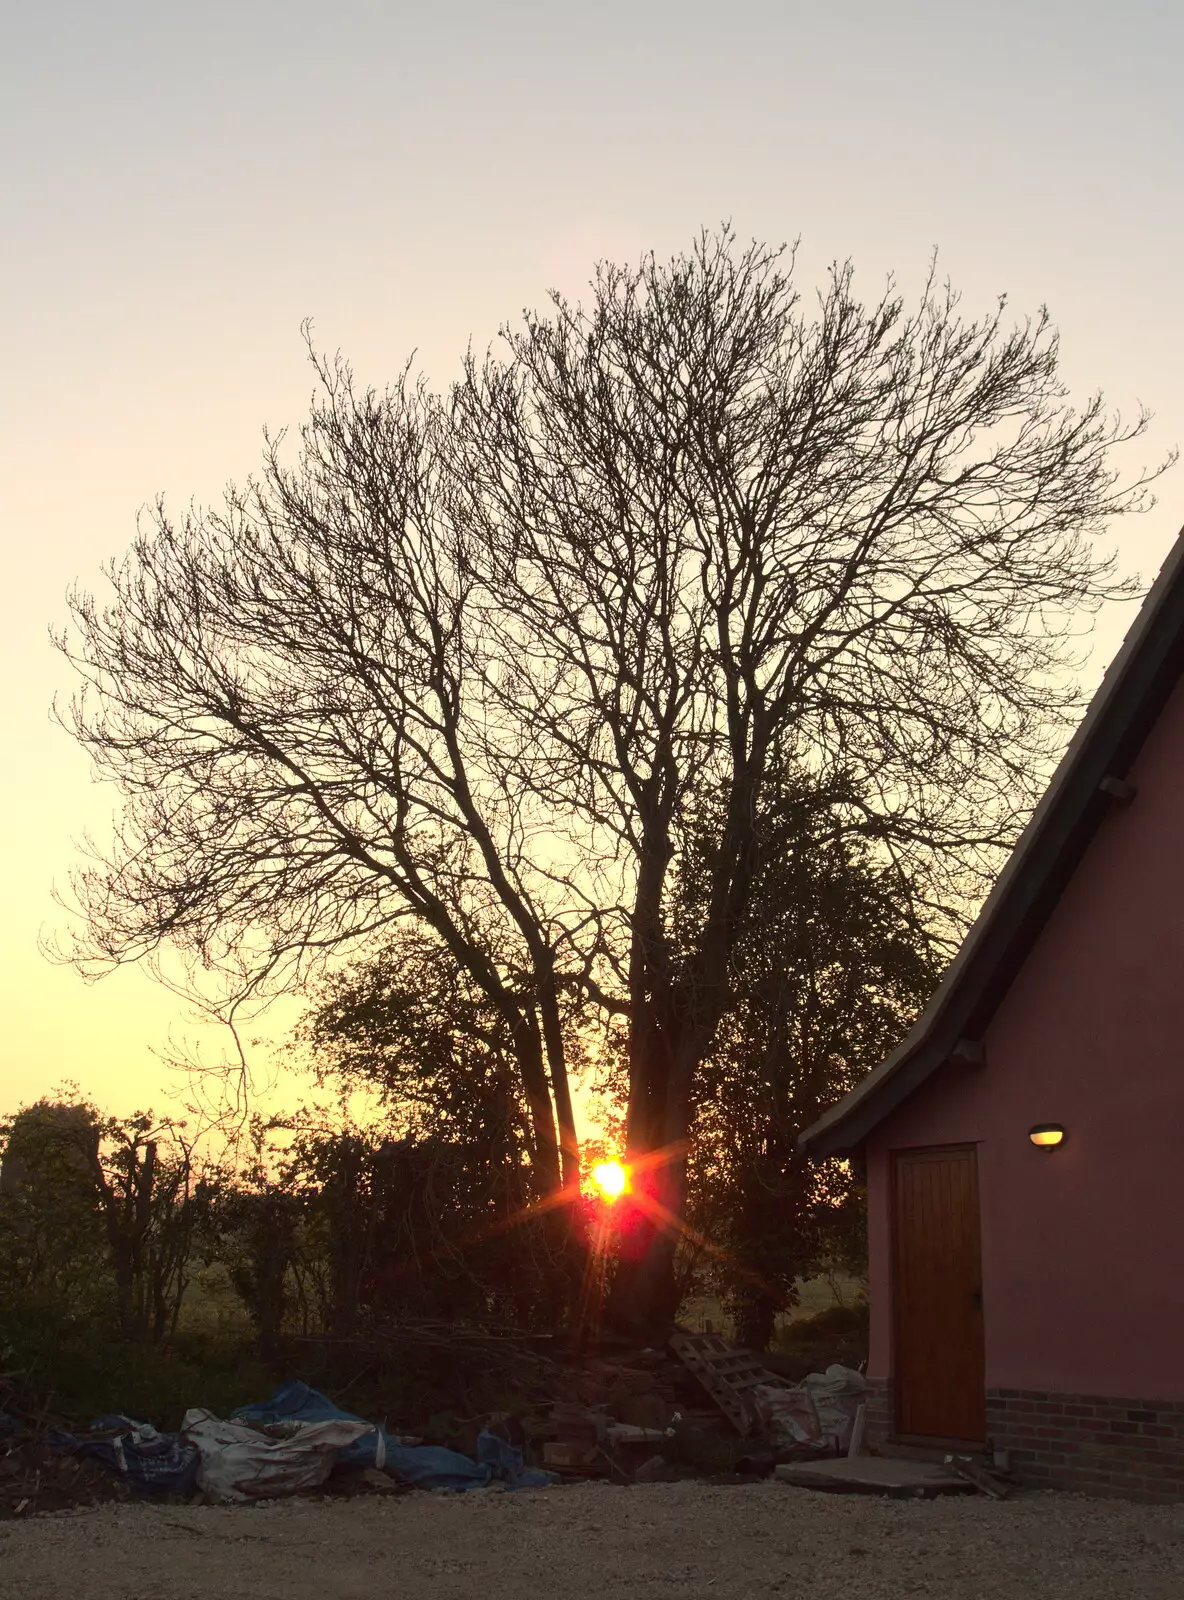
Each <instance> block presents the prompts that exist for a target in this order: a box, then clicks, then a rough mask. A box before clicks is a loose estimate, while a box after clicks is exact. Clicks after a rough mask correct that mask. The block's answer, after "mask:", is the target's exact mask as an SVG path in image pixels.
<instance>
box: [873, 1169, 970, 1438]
mask: <svg viewBox="0 0 1184 1600" xmlns="http://www.w3.org/2000/svg"><path fill="white" fill-rule="evenodd" d="M981 1143H982V1141H981V1140H975V1139H961V1140H957V1141H950V1142H948V1143H945V1142H943V1143H941V1144H919V1145H906V1146H902V1147H901V1148H900V1149H893V1150H889V1151H888V1199H889V1212H888V1219H889V1227H888V1251H889V1257H888V1283H889V1289H890V1294H891V1298H892V1361H891V1372H892V1433H891V1435H890V1437H891V1438H892V1439H896V1440H899V1441H900V1443H901V1444H916V1445H940V1446H944V1447H945V1448H946V1449H950V1448H954V1449H958V1448H961V1449H966V1450H971V1449H973V1450H981V1449H982V1447H983V1445H984V1444H985V1442H986V1322H985V1317H984V1314H983V1307H982V1298H981V1297H982V1285H981V1278H982V1189H981V1185H980V1183H979V1159H978V1156H979V1146H980V1144H981ZM938 1153H943V1154H944V1153H948V1154H950V1155H953V1154H964V1153H969V1154H970V1155H971V1156H972V1158H973V1171H974V1214H975V1221H976V1223H977V1244H978V1258H979V1278H980V1285H979V1296H980V1304H979V1342H980V1347H981V1348H980V1354H981V1357H982V1360H981V1367H982V1371H983V1434H982V1437H980V1438H973V1439H962V1438H957V1437H955V1436H953V1435H947V1434H941V1435H936V1434H918V1433H905V1432H903V1431H902V1429H901V1427H900V1412H901V1386H900V1376H899V1372H900V1367H899V1358H900V1349H901V1338H900V1323H901V1299H900V1295H899V1293H898V1292H897V1291H898V1287H899V1285H898V1280H897V1260H898V1254H897V1252H898V1248H899V1239H900V1234H899V1226H898V1218H897V1204H898V1201H897V1193H898V1186H897V1179H896V1170H897V1162H898V1159H899V1158H900V1157H902V1156H904V1157H908V1156H920V1155H936V1154H938Z"/></svg>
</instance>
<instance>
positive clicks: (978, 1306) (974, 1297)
mask: <svg viewBox="0 0 1184 1600" xmlns="http://www.w3.org/2000/svg"><path fill="white" fill-rule="evenodd" d="M970 1298H971V1301H972V1302H973V1304H974V1309H975V1310H976V1311H981V1310H982V1308H983V1292H982V1290H981V1289H972V1290H971V1291H970Z"/></svg>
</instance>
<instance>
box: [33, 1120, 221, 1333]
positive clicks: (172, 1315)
mask: <svg viewBox="0 0 1184 1600" xmlns="http://www.w3.org/2000/svg"><path fill="white" fill-rule="evenodd" d="M5 1168H6V1172H7V1174H8V1177H7V1179H6V1184H5V1187H6V1189H7V1191H8V1193H7V1195H6V1201H7V1204H8V1206H9V1207H10V1209H11V1210H13V1211H14V1212H16V1213H18V1214H19V1215H21V1216H23V1218H24V1219H25V1229H24V1237H25V1238H26V1239H27V1240H30V1241H32V1240H37V1241H39V1249H40V1255H39V1257H37V1258H34V1259H31V1260H30V1261H29V1264H28V1266H27V1267H26V1276H27V1277H28V1279H29V1281H30V1282H31V1283H32V1282H35V1281H38V1280H39V1281H41V1282H43V1283H46V1284H54V1283H63V1284H64V1283H65V1282H66V1281H68V1279H69V1277H70V1275H71V1273H73V1274H75V1275H77V1274H81V1275H82V1276H83V1277H84V1278H86V1279H88V1280H89V1278H90V1275H91V1273H92V1272H93V1270H94V1266H95V1264H96V1262H103V1263H104V1265H105V1266H106V1267H107V1268H108V1270H109V1271H110V1274H111V1279H112V1282H113V1286H114V1300H115V1307H116V1318H117V1326H118V1332H119V1334H120V1335H121V1336H122V1337H123V1338H126V1339H151V1340H153V1341H155V1342H157V1343H159V1342H160V1341H161V1340H163V1339H165V1338H166V1337H167V1336H168V1335H170V1334H171V1333H172V1332H173V1331H174V1329H175V1327H176V1323H177V1318H178V1316H179V1314H180V1309H181V1303H182V1300H183V1299H184V1295H185V1291H186V1289H187V1287H188V1285H189V1270H190V1260H191V1257H192V1254H193V1248H194V1241H195V1235H196V1231H197V1228H198V1226H199V1222H200V1219H201V1218H202V1216H203V1215H204V1213H205V1212H206V1210H207V1208H208V1203H209V1193H210V1189H211V1179H212V1172H211V1171H210V1170H208V1169H207V1170H206V1171H205V1172H200V1171H199V1170H198V1169H197V1167H196V1166H195V1163H194V1155H193V1143H192V1141H191V1140H190V1139H189V1138H187V1137H186V1134H185V1128H184V1124H183V1123H180V1122H176V1121H174V1120H173V1119H171V1118H163V1119H159V1120H158V1119H157V1118H156V1117H155V1116H154V1115H153V1113H152V1112H150V1111H145V1112H135V1113H133V1114H132V1115H131V1116H130V1117H104V1116H102V1115H101V1113H100V1112H99V1110H98V1109H97V1107H95V1106H93V1105H90V1104H89V1103H87V1102H84V1101H81V1100H75V1101H63V1102H55V1101H48V1100H42V1101H39V1102H38V1103H37V1104H36V1105H33V1106H27V1107H26V1108H25V1109H24V1110H23V1111H21V1112H20V1113H18V1115H17V1117H16V1118H14V1120H13V1122H12V1123H11V1124H10V1125H9V1128H8V1130H7V1140H6V1146H5ZM18 1233H19V1230H18ZM63 1245H65V1246H66V1248H67V1249H68V1250H69V1252H70V1253H71V1255H74V1252H77V1251H79V1249H80V1248H81V1249H82V1250H83V1252H84V1253H83V1254H82V1256H81V1257H78V1256H77V1255H74V1259H73V1261H72V1262H69V1261H63V1260H62V1259H61V1252H62V1247H63ZM96 1245H98V1246H99V1248H98V1249H96V1248H95V1247H96Z"/></svg>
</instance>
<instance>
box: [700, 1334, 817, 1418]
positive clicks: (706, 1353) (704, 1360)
mask: <svg viewBox="0 0 1184 1600" xmlns="http://www.w3.org/2000/svg"><path fill="white" fill-rule="evenodd" d="M670 1348H671V1350H672V1351H673V1352H674V1354H675V1355H676V1356H677V1357H678V1359H679V1360H680V1361H681V1362H682V1364H683V1366H684V1367H686V1369H687V1371H688V1372H691V1373H693V1374H694V1376H695V1377H696V1378H697V1379H698V1381H699V1383H700V1384H701V1385H702V1386H703V1388H704V1389H706V1390H707V1393H708V1394H709V1395H710V1396H711V1398H712V1399H713V1400H714V1401H715V1403H716V1405H717V1406H718V1407H719V1409H720V1410H721V1411H722V1412H723V1414H724V1416H725V1417H727V1419H728V1421H729V1422H730V1423H731V1424H732V1426H733V1427H734V1428H735V1429H736V1431H737V1432H738V1433H739V1434H741V1435H742V1436H744V1435H747V1434H748V1433H749V1432H750V1431H751V1429H752V1425H753V1422H754V1420H755V1416H754V1411H753V1403H752V1398H751V1392H752V1390H753V1389H755V1388H757V1387H758V1386H759V1387H764V1386H768V1387H770V1388H774V1389H789V1388H792V1387H793V1385H792V1384H788V1383H786V1381H785V1379H784V1378H779V1377H778V1376H777V1374H776V1373H775V1372H770V1371H769V1369H768V1368H767V1367H764V1366H762V1365H761V1362H760V1359H759V1357H757V1356H755V1355H753V1354H752V1352H751V1351H750V1350H737V1349H735V1348H734V1347H733V1346H732V1345H730V1344H728V1343H727V1341H726V1340H724V1339H721V1338H720V1336H719V1334H718V1333H688V1332H686V1331H685V1330H684V1329H682V1328H677V1329H675V1331H674V1333H673V1334H672V1335H671V1336H670Z"/></svg>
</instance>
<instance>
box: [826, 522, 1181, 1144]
mask: <svg viewBox="0 0 1184 1600" xmlns="http://www.w3.org/2000/svg"><path fill="white" fill-rule="evenodd" d="M1182 656H1184V532H1182V533H1181V535H1180V537H1179V538H1178V539H1177V541H1176V543H1175V545H1174V546H1173V548H1172V551H1171V552H1170V554H1169V556H1168V558H1167V560H1166V561H1165V562H1164V565H1163V568H1162V569H1161V571H1160V573H1159V576H1158V578H1157V579H1156V582H1155V583H1154V584H1153V585H1152V587H1151V589H1150V590H1149V592H1148V594H1147V596H1146V598H1145V599H1144V601H1143V605H1142V607H1141V608H1140V611H1139V614H1138V616H1137V617H1136V618H1135V621H1134V622H1133V624H1132V625H1131V628H1130V630H1129V631H1128V633H1127V636H1126V638H1125V639H1124V641H1123V643H1122V646H1121V647H1120V649H1119V651H1118V653H1117V654H1116V656H1115V657H1114V660H1113V661H1112V662H1111V664H1110V666H1109V668H1108V669H1107V671H1106V674H1105V676H1104V677H1103V679H1102V682H1101V684H1100V685H1099V687H1098V690H1097V693H1096V694H1095V695H1094V698H1093V700H1092V701H1091V702H1090V705H1089V708H1088V710H1087V711H1086V714H1085V716H1084V717H1083V719H1082V721H1081V723H1080V725H1079V727H1078V729H1077V732H1076V733H1075V734H1074V736H1073V739H1072V740H1071V742H1070V744H1069V747H1068V749H1067V750H1066V751H1065V754H1064V756H1063V757H1062V759H1061V761H1060V763H1059V764H1058V766H1057V769H1056V772H1055V773H1054V774H1053V777H1052V780H1051V782H1050V783H1049V786H1048V788H1047V789H1046V791H1045V793H1044V795H1043V797H1042V799H1041V801H1040V803H1039V805H1038V806H1037V807H1036V810H1035V811H1034V812H1033V814H1032V817H1031V820H1030V821H1029V823H1028V825H1027V827H1026V828H1025V829H1024V832H1023V833H1022V835H1021V836H1020V839H1019V841H1018V843H1017V845H1016V847H1015V849H1014V851H1013V852H1012V854H1011V856H1010V858H1009V859H1008V861H1007V863H1006V865H1005V866H1004V868H1003V870H1002V872H1001V873H1000V875H999V877H998V879H997V880H996V882H995V885H994V887H993V889H992V890H991V893H990V894H989V895H988V897H987V900H986V902H985V903H984V905H983V908H982V910H981V911H980V913H979V915H978V917H977V918H976V919H975V922H974V924H973V926H972V927H971V929H970V931H969V933H968V934H967V936H966V938H965V940H964V941H963V943H962V945H961V947H960V949H959V951H958V953H957V955H956V956H955V957H954V959H953V961H952V962H951V963H950V965H949V967H948V968H947V969H946V973H945V976H944V977H943V979H942V981H941V983H940V985H939V986H938V989H937V991H936V992H935V994H934V996H933V998H932V1000H931V1001H930V1003H929V1005H928V1006H927V1007H926V1009H925V1011H924V1013H923V1014H922V1016H921V1017H920V1018H919V1019H918V1021H917V1023H916V1024H915V1026H914V1027H913V1029H912V1030H911V1032H910V1033H909V1035H908V1036H907V1038H905V1040H904V1041H903V1042H902V1043H901V1044H900V1045H899V1046H898V1047H897V1049H896V1050H894V1051H893V1052H892V1054H891V1055H890V1056H888V1057H887V1059H886V1060H884V1061H882V1062H881V1063H880V1065H879V1066H878V1067H876V1068H874V1070H873V1071H872V1072H870V1073H869V1074H868V1076H867V1077H866V1078H864V1079H863V1080H862V1082H860V1083H859V1084H857V1085H856V1086H855V1088H854V1089H852V1090H851V1091H850V1092H849V1093H848V1094H847V1095H845V1096H844V1098H843V1099H842V1100H840V1101H839V1102H838V1103H837V1104H836V1105H834V1106H832V1107H831V1108H830V1109H829V1110H828V1111H826V1112H824V1113H823V1115H822V1116H821V1117H819V1118H818V1120H817V1121H816V1122H814V1123H813V1124H812V1125H811V1126H810V1127H809V1128H808V1129H806V1131H805V1132H804V1133H803V1134H802V1136H801V1138H800V1139H799V1141H798V1143H799V1146H800V1147H801V1148H802V1149H804V1150H805V1151H807V1153H809V1154H810V1155H814V1156H825V1155H835V1154H840V1153H843V1152H845V1151H849V1150H852V1149H854V1148H855V1147H856V1146H857V1145H858V1144H860V1143H861V1142H862V1140H863V1139H864V1138H865V1137H866V1136H867V1134H868V1133H870V1131H871V1130H872V1128H874V1127H875V1126H876V1124H877V1123H878V1122H880V1121H881V1120H882V1119H883V1118H884V1117H885V1116H887V1115H888V1114H889V1112H891V1111H893V1110H895V1109H896V1107H897V1106H898V1105H900V1104H901V1102H902V1101H903V1100H905V1099H906V1098H907V1097H908V1096H909V1095H910V1094H912V1093H913V1091H914V1090H915V1089H917V1088H918V1087H919V1086H920V1085H921V1084H922V1083H923V1082H924V1081H925V1080H926V1079H927V1078H928V1077H929V1076H930V1075H931V1074H932V1073H933V1072H934V1071H936V1070H937V1068H938V1067H939V1066H940V1065H941V1064H942V1062H943V1061H945V1060H946V1059H947V1058H948V1057H949V1055H950V1053H951V1051H952V1050H953V1049H954V1047H955V1045H956V1044H957V1043H958V1041H959V1039H961V1038H963V1037H966V1036H970V1037H978V1036H980V1035H981V1032H982V1030H983V1029H984V1028H985V1027H986V1025H987V1023H988V1022H989V1020H990V1017H991V1015H992V1014H993V1013H994V1010H995V1007H996V1006H997V1005H998V1003H999V1000H1000V999H1001V998H1002V995H1003V994H1004V993H1005V992H1006V989H1007V987H1008V986H1009V984H1010V982H1011V980H1012V978H1013V977H1014V975H1015V972H1016V971H1017V970H1018V968H1019V966H1020V965H1021V964H1022V961H1023V958H1024V957H1025V956H1026V955H1027V953H1028V951H1029V950H1030V949H1031V946H1032V944H1033V943H1034V942H1035V939H1036V937H1037V935H1038V934H1039V932H1040V929H1041V928H1042V927H1043V925H1044V923H1045V921H1046V920H1047V918H1048V916H1049V914H1050V912H1051V911H1052V908H1053V906H1054V905H1055V904H1056V902H1057V900H1058V899H1059V898H1060V895H1061V892H1062V890H1063V889H1064V886H1065V884H1066V883H1067V882H1068V879H1069V877H1070V876H1071V875H1072V872H1073V869H1074V868H1075V867H1076V865H1077V862H1078V861H1079V860H1080V858H1081V855H1082V854H1083V853H1084V849H1085V846H1086V845H1087V844H1088V842H1089V839H1090V838H1091V837H1092V836H1093V833H1094V832H1095V830H1096V828H1097V825H1098V823H1099V821H1100V820H1101V818H1102V816H1104V815H1105V813H1106V811H1107V810H1108V809H1109V805H1110V802H1109V801H1108V800H1107V798H1106V797H1105V796H1104V795H1103V794H1102V792H1101V791H1100V789H1099V784H1100V783H1101V781H1102V779H1103V778H1104V777H1107V776H1110V775H1113V776H1117V777H1123V776H1125V774H1126V772H1127V770H1128V769H1129V767H1130V765H1131V763H1132V762H1133V761H1134V759H1135V757H1136V755H1137V754H1138V752H1139V749H1140V748H1141V746H1142V744H1143V741H1144V740H1145V738H1146V736H1147V734H1148V732H1149V731H1150V728H1151V726H1152V724H1153V723H1154V721H1155V719H1156V717H1157V716H1158V715H1159V713H1160V711H1161V710H1162V708H1163V704H1164V702H1165V701H1166V699H1167V696H1168V694H1170V692H1171V688H1172V686H1173V685H1174V683H1175V681H1176V680H1177V679H1178V678H1179V676H1180V670H1181V666H1182V664H1184V662H1182V659H1181V658H1182Z"/></svg>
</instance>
